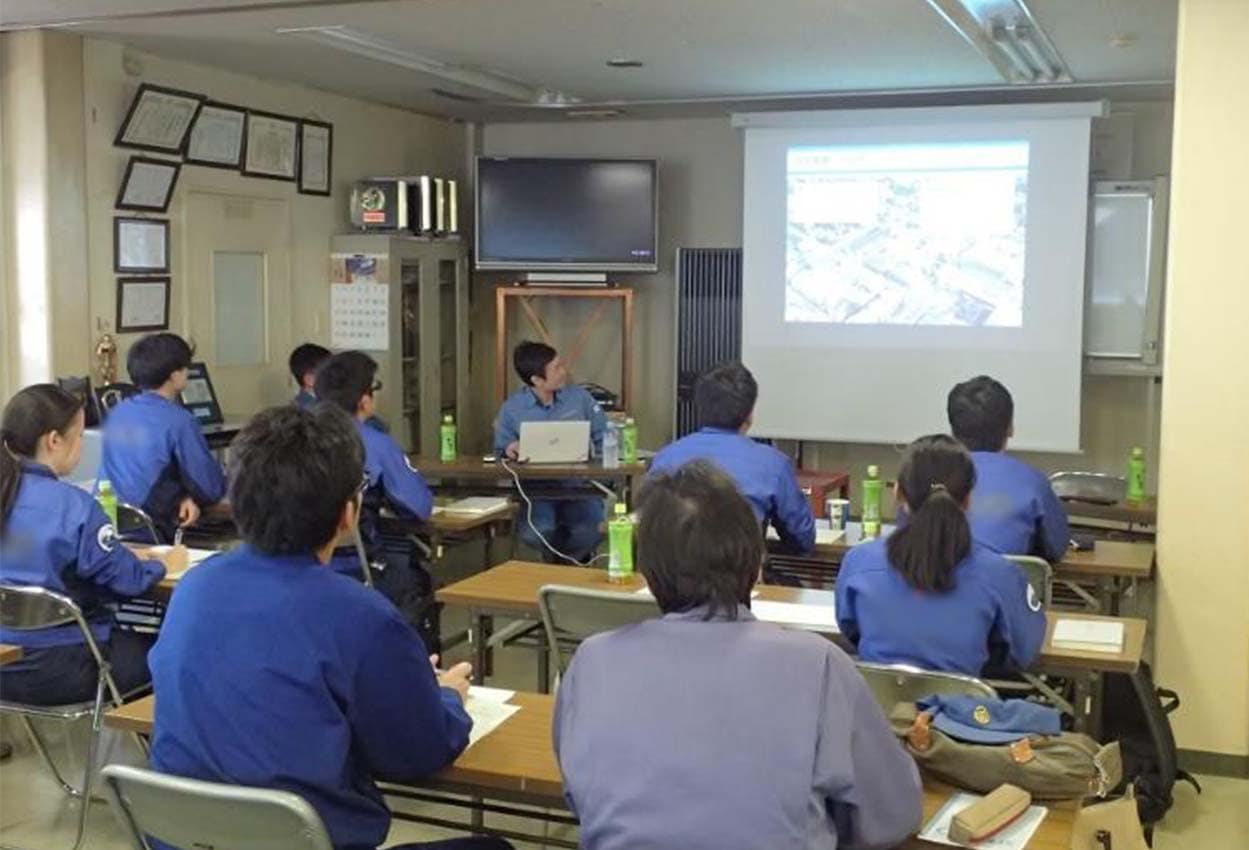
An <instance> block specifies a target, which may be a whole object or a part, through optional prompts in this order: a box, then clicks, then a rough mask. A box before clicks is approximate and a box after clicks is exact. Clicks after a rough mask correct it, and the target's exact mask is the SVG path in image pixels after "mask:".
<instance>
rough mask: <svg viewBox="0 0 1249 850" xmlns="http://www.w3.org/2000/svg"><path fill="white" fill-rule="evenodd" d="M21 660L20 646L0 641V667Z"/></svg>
mask: <svg viewBox="0 0 1249 850" xmlns="http://www.w3.org/2000/svg"><path fill="white" fill-rule="evenodd" d="M21 660H22V648H21V647H20V646H13V645H12V644H8V643H0V667H3V666H4V665H5V664H12V663H13V662H14V661H21Z"/></svg>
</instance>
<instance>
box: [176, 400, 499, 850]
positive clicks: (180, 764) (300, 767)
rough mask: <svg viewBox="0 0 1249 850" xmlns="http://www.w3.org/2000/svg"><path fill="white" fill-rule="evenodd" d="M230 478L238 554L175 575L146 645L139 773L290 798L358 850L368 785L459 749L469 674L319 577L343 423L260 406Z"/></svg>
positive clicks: (341, 498)
mask: <svg viewBox="0 0 1249 850" xmlns="http://www.w3.org/2000/svg"><path fill="white" fill-rule="evenodd" d="M232 473H233V474H232V476H231V482H230V488H231V490H230V492H231V498H232V503H233V504H234V506H235V517H236V521H237V523H238V527H239V532H240V534H241V535H242V538H243V543H244V545H243V546H242V547H241V548H239V549H236V550H235V551H233V552H230V553H228V554H223V555H218V556H216V557H213V558H210V559H208V560H207V561H205V562H204V563H202V564H200V565H199V566H198V567H196V568H195V569H193V570H191V571H190V572H188V573H187V574H186V577H185V578H183V579H182V581H181V584H180V585H179V588H178V592H177V593H175V594H174V596H173V600H172V602H171V603H170V605H169V610H168V612H167V614H166V616H165V621H164V624H163V625H162V626H161V631H160V638H159V639H158V640H157V642H156V646H155V647H154V648H153V649H152V653H151V664H152V683H153V686H154V687H155V693H156V717H155V729H154V732H153V738H152V754H151V760H152V766H153V768H155V769H156V770H159V771H161V772H163V773H169V774H173V775H176V776H185V777H190V778H192V779H204V780H208V781H210V782H226V783H231V784H237V785H249V786H255V787H260V788H276V789H280V790H284V791H292V792H294V793H296V794H298V795H300V796H301V797H303V798H304V799H305V800H307V801H308V802H309V803H310V804H311V805H312V807H313V808H315V809H316V810H317V814H319V815H320V816H321V820H322V821H323V822H324V823H325V826H326V828H327V829H328V830H329V833H330V838H331V840H332V841H333V844H334V846H335V847H336V848H342V849H343V850H362V848H375V847H377V846H378V845H380V844H381V843H382V841H383V840H384V839H385V838H386V833H387V831H388V829H389V827H390V811H389V810H388V809H387V807H386V803H385V801H384V800H383V798H382V795H381V792H380V791H379V790H378V788H377V786H376V785H375V784H374V783H375V782H376V781H377V780H394V781H403V780H411V779H416V778H419V777H423V776H428V775H429V774H431V773H434V772H436V771H438V770H440V769H442V768H443V767H444V766H446V765H447V764H449V763H451V762H452V761H454V760H455V758H456V757H457V756H458V755H459V754H460V753H461V752H462V751H463V750H464V748H465V747H466V746H467V745H468V733H469V729H470V728H471V727H472V720H471V719H470V718H469V716H468V714H467V712H466V711H465V710H464V705H463V699H464V695H465V694H466V693H467V692H468V683H469V675H470V674H471V672H472V671H471V668H470V667H469V665H467V664H459V665H456V666H455V667H453V668H452V669H450V670H448V671H446V672H440V671H438V670H437V669H435V666H434V663H433V662H435V661H436V659H431V658H430V657H429V656H428V655H427V654H426V652H425V646H424V644H422V643H421V639H420V638H419V637H418V636H417V634H416V632H415V631H413V630H412V627H411V626H409V625H408V624H407V623H406V622H404V620H403V618H402V616H400V614H399V612H398V611H396V610H395V608H394V606H392V605H391V604H390V603H389V602H387V601H386V600H385V599H383V598H382V597H381V596H380V595H379V594H377V593H374V592H373V591H371V590H369V589H368V588H366V587H364V586H363V585H361V584H360V583H359V582H356V581H352V580H351V579H349V578H347V577H346V576H342V575H339V574H338V573H335V572H334V571H333V570H331V569H328V568H327V567H326V564H327V563H328V562H329V560H330V556H331V553H332V551H333V548H334V540H335V539H336V538H337V537H338V536H339V535H340V534H342V533H343V532H345V531H347V530H348V529H350V528H351V526H352V524H353V523H354V522H355V518H356V512H357V511H358V510H359V507H360V505H359V499H360V495H359V494H360V481H361V478H362V476H363V474H364V448H363V446H362V444H361V442H360V427H359V423H353V422H352V420H351V418H350V417H349V416H347V415H346V414H345V413H343V412H342V411H341V410H338V409H337V408H335V407H333V406H331V405H319V406H318V407H317V408H316V409H315V410H312V411H306V410H300V409H298V408H296V407H293V406H290V405H287V406H283V407H277V408H273V409H271V410H266V411H264V412H262V413H260V414H258V415H257V416H256V417H255V418H254V419H253V420H252V421H251V422H250V423H249V424H248V425H247V427H245V428H244V429H243V431H242V433H240V434H239V436H238V438H237V439H236V440H235V442H234V460H233V469H232ZM421 846H426V847H431V848H432V847H446V848H451V847H458V848H465V850H467V848H481V850H487V848H489V849H490V850H493V848H501V847H507V846H508V845H507V844H505V843H504V842H500V841H497V840H494V839H460V840H459V841H458V842H448V843H442V842H439V843H435V844H429V845H421ZM186 850H189V848H186Z"/></svg>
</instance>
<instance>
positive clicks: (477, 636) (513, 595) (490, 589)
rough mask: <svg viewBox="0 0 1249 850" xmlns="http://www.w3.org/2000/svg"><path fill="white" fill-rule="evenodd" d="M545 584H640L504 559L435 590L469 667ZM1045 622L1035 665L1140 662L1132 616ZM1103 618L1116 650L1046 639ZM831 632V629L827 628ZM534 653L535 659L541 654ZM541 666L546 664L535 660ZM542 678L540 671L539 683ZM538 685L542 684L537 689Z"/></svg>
mask: <svg viewBox="0 0 1249 850" xmlns="http://www.w3.org/2000/svg"><path fill="white" fill-rule="evenodd" d="M544 584H564V585H571V586H574V587H589V588H595V589H598V590H616V591H620V592H631V591H635V590H637V589H638V588H640V587H641V586H642V584H643V581H642V578H641V576H639V575H636V574H635V575H634V576H633V577H632V579H631V580H630V581H629V582H627V583H622V584H613V583H611V582H609V581H608V580H607V572H606V571H605V570H595V569H586V568H582V567H559V566H553V565H549V564H534V563H529V562H526V561H508V562H506V563H503V564H500V565H499V566H497V567H494V568H493V569H490V570H487V571H486V572H484V573H478V574H477V575H475V576H470V577H469V578H466V579H464V580H463V581H458V582H456V583H455V584H452V585H448V586H447V587H444V588H442V589H441V590H439V591H438V593H437V596H438V600H439V601H440V602H443V603H446V604H448V605H463V606H464V607H466V608H468V609H469V612H470V617H471V620H470V621H471V622H472V624H473V648H474V656H475V657H474V670H475V672H476V674H477V676H478V678H479V681H480V680H481V679H480V677H481V676H482V675H483V673H484V671H485V669H486V655H485V651H486V640H485V637H487V636H488V635H489V634H490V632H491V631H492V629H493V619H494V617H495V615H499V614H501V615H504V616H513V617H521V618H528V619H536V618H537V617H538V616H539V614H538V589H539V588H541V587H542V586H543V585H544ZM758 590H759V596H758V598H759V599H762V600H767V601H772V602H796V603H803V604H808V605H820V606H828V607H829V608H832V607H833V606H834V599H835V597H834V594H833V592H832V591H831V590H809V589H806V588H797V587H781V586H779V585H768V584H763V585H759V587H758ZM1047 617H1048V620H1049V625H1048V627H1047V629H1046V636H1045V644H1044V646H1043V647H1042V649H1041V657H1040V659H1039V661H1038V666H1039V667H1042V668H1044V669H1055V670H1082V671H1091V672H1132V671H1134V670H1136V668H1137V667H1138V666H1139V665H1140V661H1141V653H1142V651H1143V649H1144V644H1145V621H1144V620H1140V619H1136V618H1115V617H1099V616H1097V615H1093V614H1074V613H1068V612H1065V611H1064V612H1054V611H1051V612H1048V614H1047ZM1064 618H1073V619H1093V620H1097V619H1108V620H1116V619H1118V620H1122V622H1123V623H1124V642H1123V649H1122V651H1120V652H1118V653H1103V652H1085V651H1079V650H1071V649H1062V648H1055V647H1054V646H1053V645H1052V644H1051V641H1050V638H1051V636H1052V634H1053V630H1054V623H1055V622H1056V621H1057V620H1059V619H1064ZM828 634H830V636H835V635H836V630H835V629H834V630H832V631H830V632H828ZM545 655H546V653H545V652H540V653H539V660H540V661H541V659H542V658H543V657H545ZM539 667H540V668H545V667H546V665H545V664H542V663H540V664H539ZM542 681H543V675H542V670H541V669H540V671H539V683H540V684H541V682H542ZM540 689H541V688H540Z"/></svg>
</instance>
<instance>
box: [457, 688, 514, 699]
mask: <svg viewBox="0 0 1249 850" xmlns="http://www.w3.org/2000/svg"><path fill="white" fill-rule="evenodd" d="M514 696H516V691H505V690H503V688H487V687H486V686H485V685H473V686H472V687H470V688H469V689H468V698H469V699H472V700H480V701H482V702H507V701H508V700H510V699H511V698H512V697H514Z"/></svg>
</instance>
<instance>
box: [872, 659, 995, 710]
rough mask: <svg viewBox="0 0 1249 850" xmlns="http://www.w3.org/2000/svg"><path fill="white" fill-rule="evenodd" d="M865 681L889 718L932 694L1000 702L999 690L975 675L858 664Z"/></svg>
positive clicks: (899, 665)
mask: <svg viewBox="0 0 1249 850" xmlns="http://www.w3.org/2000/svg"><path fill="white" fill-rule="evenodd" d="M855 666H856V667H858V668H859V672H860V673H861V674H863V679H864V681H866V682H867V686H868V687H869V688H870V689H871V691H872V695H873V696H875V697H876V702H877V703H879V705H880V707H881V709H882V710H883V711H884V712H885V715H886V716H888V715H889V713H890V712H892V711H893V707H894V706H895V705H897V704H898V703H900V702H915V701H917V700H920V699H923V698H924V697H926V696H930V695H932V694H950V695H955V696H963V695H965V696H975V697H982V698H984V699H997V698H998V695H997V691H995V690H993V688H992V687H990V686H989V685H988V684H987V683H985V682H984V681H982V680H980V679H977V678H976V677H975V676H966V675H964V674H962V673H940V672H937V671H935V670H922V669H920V668H919V667H912V666H910V665H909V664H876V663H873V662H870V661H856V662H855Z"/></svg>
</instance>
